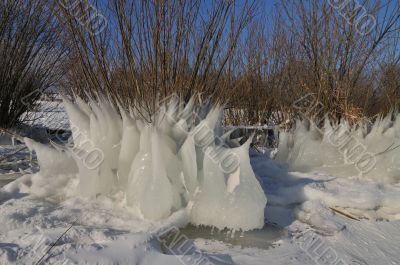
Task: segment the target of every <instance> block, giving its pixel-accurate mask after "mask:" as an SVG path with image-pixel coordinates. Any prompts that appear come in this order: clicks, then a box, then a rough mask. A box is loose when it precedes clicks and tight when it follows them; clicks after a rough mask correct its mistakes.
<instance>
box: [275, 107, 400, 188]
mask: <svg viewBox="0 0 400 265" xmlns="http://www.w3.org/2000/svg"><path fill="white" fill-rule="evenodd" d="M399 147H400V115H398V114H397V113H390V114H389V115H387V116H386V117H378V118H377V119H376V120H375V122H374V123H373V124H367V123H359V124H356V125H354V126H350V125H349V124H348V123H346V122H345V121H342V122H331V121H329V120H328V119H326V120H325V124H324V127H323V128H322V129H319V128H318V127H317V126H316V125H315V124H314V123H313V122H309V121H307V120H304V121H300V120H298V121H297V122H296V127H295V129H294V130H293V131H291V132H281V133H280V137H279V148H278V149H279V151H278V154H277V157H276V158H277V160H279V161H283V162H286V163H288V165H289V167H290V170H292V171H300V172H309V171H320V172H325V173H328V174H334V175H338V176H347V177H363V178H368V179H372V180H374V181H378V182H383V183H399V181H400V164H399V163H398V161H400V148H399Z"/></svg>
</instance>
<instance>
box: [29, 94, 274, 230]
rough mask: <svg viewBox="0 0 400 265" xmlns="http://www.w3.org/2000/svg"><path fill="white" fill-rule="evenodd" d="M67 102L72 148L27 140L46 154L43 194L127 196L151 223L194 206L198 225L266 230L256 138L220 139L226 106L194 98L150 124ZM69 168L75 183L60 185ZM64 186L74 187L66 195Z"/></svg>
mask: <svg viewBox="0 0 400 265" xmlns="http://www.w3.org/2000/svg"><path fill="white" fill-rule="evenodd" d="M64 105H65V109H66V111H67V114H68V117H69V120H70V125H71V131H72V139H73V142H72V141H71V144H70V145H67V146H56V145H54V147H53V148H52V147H48V146H44V145H41V144H38V143H35V142H33V141H31V140H29V139H27V140H26V144H27V145H28V147H29V148H30V149H32V150H35V151H36V153H37V156H38V161H39V164H40V172H39V173H38V174H37V176H35V178H33V179H32V181H33V182H34V181H35V179H36V180H37V181H38V182H40V183H42V184H43V185H42V187H39V188H38V189H39V190H40V192H39V194H40V195H41V196H54V195H55V193H56V195H58V196H64V197H68V196H71V195H72V196H76V195H78V196H85V197H96V196H98V195H107V196H113V195H115V194H120V193H123V194H124V195H125V198H126V203H127V204H128V205H129V206H131V207H133V208H135V209H138V211H139V213H140V214H141V215H142V216H143V217H144V218H146V219H152V220H159V219H162V218H165V217H168V216H170V215H171V214H172V213H173V212H176V211H177V210H179V209H182V208H187V209H189V210H190V212H191V214H190V222H192V223H193V224H196V225H211V226H215V227H217V228H220V229H223V228H225V227H227V228H231V229H237V230H239V229H241V230H250V229H255V228H261V227H263V225H264V208H265V205H266V203H267V199H266V196H265V194H264V192H263V190H262V188H261V186H260V184H259V182H258V181H257V179H256V177H255V175H254V172H253V170H252V168H251V165H250V159H249V154H248V151H249V146H250V142H251V139H249V140H248V141H247V142H246V143H245V144H243V145H242V146H239V147H235V148H229V146H230V143H229V133H228V134H227V135H223V136H221V137H220V136H219V132H220V131H221V130H220V128H219V120H220V114H221V108H220V107H219V106H211V105H210V104H204V105H202V106H200V107H196V106H195V102H194V98H192V99H191V100H190V101H189V102H188V103H187V104H183V103H181V102H179V100H178V99H177V98H174V97H172V99H170V100H168V102H165V103H163V104H160V107H159V110H158V111H157V112H156V114H155V115H153V116H152V117H147V119H144V118H140V117H142V116H141V115H138V111H137V110H129V111H127V110H124V109H123V108H121V107H120V108H119V109H116V108H115V107H114V106H113V105H112V104H110V102H109V101H108V100H99V101H97V102H95V101H91V102H89V103H85V102H84V101H83V100H81V99H79V98H78V99H76V100H75V102H71V101H69V100H66V99H65V100H64ZM146 120H151V121H152V122H147V121H146ZM67 168H68V169H70V172H69V176H68V178H69V179H70V182H69V184H68V185H67V184H65V183H64V182H62V181H60V180H59V178H60V176H61V178H62V177H63V176H66V175H68V172H67V171H68V169H67ZM64 179H65V178H64ZM60 183H62V185H64V186H65V185H67V187H68V190H65V189H64V191H63V192H61V191H60V189H59V187H60ZM71 183H72V184H73V185H72V184H71ZM33 186H35V185H34V184H33ZM43 186H45V187H46V188H47V189H46V190H45V191H43ZM61 193H62V194H61Z"/></svg>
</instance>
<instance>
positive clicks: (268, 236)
mask: <svg viewBox="0 0 400 265" xmlns="http://www.w3.org/2000/svg"><path fill="white" fill-rule="evenodd" d="M180 232H181V234H183V235H185V236H187V237H188V238H189V239H193V240H195V239H199V238H201V239H205V240H216V241H221V242H224V243H225V244H229V245H232V246H240V247H242V248H260V249H268V248H270V247H272V246H273V245H274V242H276V241H278V240H280V239H282V238H284V237H287V231H286V230H285V229H283V228H280V227H277V226H273V225H269V224H266V225H265V226H264V227H263V228H262V229H257V230H252V231H247V232H238V231H236V232H232V230H228V229H224V230H218V229H216V228H210V227H208V226H207V227H206V226H193V225H188V226H186V227H185V228H182V229H180Z"/></svg>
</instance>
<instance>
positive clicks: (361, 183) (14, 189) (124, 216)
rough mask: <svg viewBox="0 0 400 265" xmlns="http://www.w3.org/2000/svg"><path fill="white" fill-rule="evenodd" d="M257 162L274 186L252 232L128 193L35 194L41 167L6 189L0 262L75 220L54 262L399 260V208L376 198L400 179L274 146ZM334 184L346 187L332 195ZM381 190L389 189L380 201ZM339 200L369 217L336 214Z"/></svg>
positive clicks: (11, 260) (25, 255)
mask: <svg viewBox="0 0 400 265" xmlns="http://www.w3.org/2000/svg"><path fill="white" fill-rule="evenodd" d="M251 163H252V166H253V168H254V171H255V173H256V174H258V175H259V176H258V177H259V178H260V179H261V180H262V182H263V183H264V185H263V188H264V190H265V192H266V193H267V194H268V198H269V201H268V205H267V207H266V209H265V216H266V220H265V222H266V223H267V225H266V228H267V227H270V228H268V229H272V231H271V232H268V230H267V232H264V229H266V228H264V229H263V230H254V231H251V232H245V233H244V234H243V233H241V232H238V231H236V232H234V231H232V230H224V231H218V229H215V230H214V231H213V230H211V231H210V230H205V229H204V228H198V229H196V228H195V227H191V228H190V227H189V228H185V229H181V230H179V229H180V228H183V227H186V226H187V224H188V223H189V222H190V218H191V216H190V209H188V208H185V209H180V210H178V211H175V212H174V213H173V214H172V215H170V216H169V217H167V218H165V219H162V220H149V219H144V218H142V217H141V216H140V213H139V212H138V211H137V209H134V208H132V207H130V206H128V205H126V202H125V198H124V196H122V195H121V193H119V194H115V195H114V196H104V195H99V196H97V198H96V199H91V198H85V197H71V198H67V199H64V200H63V201H62V202H60V201H59V200H57V199H54V200H53V199H50V198H49V197H48V198H47V199H40V198H36V197H34V196H33V195H30V194H29V191H30V189H31V187H30V186H31V185H32V178H34V177H35V175H26V176H24V177H21V178H19V179H18V180H16V181H14V182H12V183H10V184H8V185H7V186H5V187H4V188H3V190H2V192H1V196H0V211H1V213H2V214H1V216H0V223H1V224H2V226H1V227H0V242H3V243H2V245H1V247H0V263H1V262H2V263H5V264H18V262H20V263H19V264H30V263H32V261H38V260H39V259H40V258H41V257H42V256H43V255H44V254H45V253H46V251H47V250H48V248H49V247H50V246H51V245H52V244H53V243H54V242H55V241H56V240H57V239H58V238H59V237H60V236H61V235H62V234H63V233H64V232H65V231H66V230H67V229H68V228H70V227H72V228H71V229H70V230H68V232H67V233H65V235H64V236H62V237H61V239H60V240H59V241H58V242H57V244H56V245H55V246H54V247H53V248H52V250H51V251H50V253H51V255H47V256H45V257H46V262H48V263H50V264H167V265H169V264H182V260H183V261H185V262H186V263H184V264H196V263H195V261H199V260H204V264H208V263H206V262H205V260H207V261H210V263H209V264H266V262H267V263H268V264H273V265H277V264H282V265H283V264H295V265H300V264H301V265H303V264H338V263H329V262H328V261H324V260H327V259H328V260H329V259H332V258H330V256H334V258H335V261H337V262H339V261H343V263H342V264H351V265H353V264H398V261H399V258H400V256H399V253H400V252H399V248H398V242H399V239H400V221H399V216H397V217H396V216H395V215H394V214H389V215H388V212H390V211H389V209H386V210H385V211H384V212H385V213H384V214H385V215H387V216H386V217H387V218H388V219H383V217H384V215H383V212H382V211H383V208H384V207H377V205H379V204H381V203H378V204H377V202H382V204H383V205H384V204H385V203H383V202H384V201H385V200H389V201H390V202H391V203H392V204H393V203H395V202H397V201H398V197H391V196H399V194H400V190H399V188H400V187H399V186H397V185H388V186H381V185H377V184H376V183H374V182H371V181H366V180H352V179H346V178H343V177H334V176H331V175H326V174H322V173H318V174H316V173H315V174H305V173H290V172H287V171H286V170H285V168H283V167H280V166H279V165H276V164H275V163H274V161H271V160H268V158H267V157H266V156H265V155H254V154H253V155H252V157H251ZM266 169H270V170H266ZM335 192H336V194H337V195H338V196H332V194H335ZM374 195H377V196H383V197H385V196H386V197H387V198H386V199H383V197H381V198H380V201H377V200H375V199H374ZM209 206H210V211H211V210H212V205H209ZM389 206H390V203H386V207H389ZM331 207H336V208H338V209H340V210H343V211H345V212H347V213H350V214H351V215H352V216H355V217H357V218H359V219H360V221H356V220H352V219H349V218H347V217H345V216H343V215H341V214H337V213H335V212H333V211H331V210H330V208H331ZM392 210H393V213H395V212H396V211H397V214H398V213H399V210H398V209H397V210H396V209H392ZM271 225H272V226H271ZM274 226H275V227H277V228H276V229H277V230H276V231H274V230H273V227H274ZM188 229H189V230H188ZM170 233H172V235H170ZM193 233H194V235H193ZM248 233H250V234H248ZM249 241H250V243H248V242H249ZM257 241H260V242H258V243H257ZM312 242H314V243H312ZM325 252H326V253H325ZM324 253H325V254H324ZM329 253H334V254H329ZM324 262H325V263H324ZM200 264H203V263H200ZM339 264H341V263H339Z"/></svg>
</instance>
